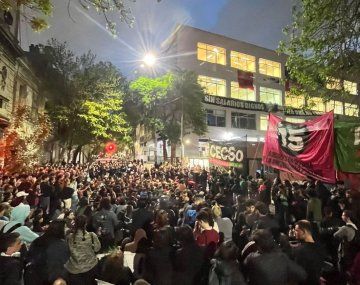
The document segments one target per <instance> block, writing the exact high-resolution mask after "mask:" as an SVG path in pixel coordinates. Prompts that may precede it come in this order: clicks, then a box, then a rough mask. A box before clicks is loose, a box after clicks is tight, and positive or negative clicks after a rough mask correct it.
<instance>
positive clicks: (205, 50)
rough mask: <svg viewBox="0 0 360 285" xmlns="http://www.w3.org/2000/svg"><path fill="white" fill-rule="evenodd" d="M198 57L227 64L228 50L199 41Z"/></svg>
mask: <svg viewBox="0 0 360 285" xmlns="http://www.w3.org/2000/svg"><path fill="white" fill-rule="evenodd" d="M197 58H198V60H202V61H207V62H211V63H217V64H222V65H226V50H225V49H224V48H222V47H217V46H212V45H208V44H204V43H198V44H197Z"/></svg>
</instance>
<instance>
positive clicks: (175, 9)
mask: <svg viewBox="0 0 360 285" xmlns="http://www.w3.org/2000/svg"><path fill="white" fill-rule="evenodd" d="M67 2H68V1H65V0H57V1H54V4H55V7H54V13H53V17H52V18H50V19H49V22H50V25H51V26H50V28H49V29H48V30H46V31H43V32H41V33H33V32H32V31H31V29H30V28H29V27H27V26H26V25H22V37H21V44H22V46H23V48H24V49H27V47H28V46H29V45H30V44H31V43H34V44H36V43H46V41H47V40H48V39H50V38H52V37H53V38H56V39H58V40H59V41H62V42H63V41H66V42H68V44H69V47H70V48H71V49H72V50H74V51H75V52H76V53H77V54H82V53H85V52H87V51H88V50H89V49H91V50H92V52H94V53H95V54H96V55H97V56H98V59H99V60H108V61H111V62H113V63H114V64H115V65H117V66H118V67H119V68H120V69H121V70H122V71H123V72H124V73H125V74H128V75H129V74H131V73H132V72H133V71H134V70H135V69H137V68H138V66H139V64H140V63H139V60H141V58H142V57H143V54H144V53H145V52H146V51H147V50H155V51H156V50H158V49H159V47H160V45H161V43H162V42H163V41H164V40H165V39H166V38H167V37H168V36H169V35H170V32H171V30H172V29H173V28H174V27H175V26H176V24H187V25H190V26H194V27H197V28H200V29H204V30H207V31H211V32H215V33H219V34H223V35H226V36H229V37H232V38H235V39H239V40H242V41H245V42H249V43H253V44H256V45H259V46H263V47H266V48H270V49H275V48H276V47H277V45H278V42H279V40H280V39H281V38H282V28H283V27H285V26H286V25H287V24H289V23H290V21H291V5H292V1H291V0H162V1H161V2H160V3H157V1H156V0H137V1H136V2H135V3H132V2H131V1H128V3H129V5H130V7H131V8H132V10H133V15H134V16H135V19H136V20H135V25H134V27H133V28H129V27H128V26H127V25H126V24H123V23H118V26H117V27H118V28H117V29H118V38H117V39H114V38H113V37H112V36H111V35H110V34H109V33H108V32H107V31H106V29H105V22H104V20H103V19H102V18H101V17H100V16H98V15H97V14H96V13H95V12H91V11H90V12H88V11H84V10H83V9H82V8H80V7H79V5H78V4H77V3H78V2H77V0H72V4H71V6H70V14H71V16H72V18H73V19H74V20H75V22H73V21H72V20H71V19H70V17H69V15H68V11H67Z"/></svg>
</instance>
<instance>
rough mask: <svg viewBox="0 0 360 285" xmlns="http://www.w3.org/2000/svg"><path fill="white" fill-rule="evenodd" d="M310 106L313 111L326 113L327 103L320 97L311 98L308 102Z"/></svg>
mask: <svg viewBox="0 0 360 285" xmlns="http://www.w3.org/2000/svg"><path fill="white" fill-rule="evenodd" d="M308 106H309V107H310V109H311V110H313V111H318V112H325V103H324V102H323V99H321V98H319V97H313V98H310V99H309V101H308Z"/></svg>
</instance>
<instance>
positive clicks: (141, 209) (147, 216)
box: [131, 199, 153, 234]
mask: <svg viewBox="0 0 360 285" xmlns="http://www.w3.org/2000/svg"><path fill="white" fill-rule="evenodd" d="M146 204H147V202H146V200H145V199H139V201H138V204H137V206H138V208H137V209H136V210H135V211H134V212H133V215H132V223H131V229H132V231H133V232H135V231H136V230H137V229H140V228H142V229H144V230H145V231H146V232H147V234H149V231H150V230H149V229H150V224H151V222H152V220H153V213H151V212H150V211H149V210H148V209H146Z"/></svg>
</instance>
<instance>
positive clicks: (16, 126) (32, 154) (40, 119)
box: [1, 106, 51, 172]
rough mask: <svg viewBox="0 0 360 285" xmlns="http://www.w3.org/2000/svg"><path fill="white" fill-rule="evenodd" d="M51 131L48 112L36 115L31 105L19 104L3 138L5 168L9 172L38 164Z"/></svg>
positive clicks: (19, 170)
mask: <svg viewBox="0 0 360 285" xmlns="http://www.w3.org/2000/svg"><path fill="white" fill-rule="evenodd" d="M29 122H32V124H31V125H30V124H29ZM50 133H51V123H50V121H49V118H48V116H47V115H46V114H40V115H39V116H34V115H33V114H32V113H31V110H30V108H29V107H26V106H18V107H17V108H16V110H15V112H14V114H13V116H12V119H11V124H10V126H9V127H8V128H6V130H5V135H4V137H3V139H2V141H3V145H4V146H5V147H4V148H1V149H2V150H3V151H4V155H3V156H4V157H5V160H4V168H5V169H6V170H7V171H9V172H13V171H17V172H21V171H27V170H29V169H31V168H32V167H33V166H34V165H36V164H38V163H39V162H40V158H41V146H42V145H43V144H44V142H45V141H46V139H47V138H48V137H49V135H50Z"/></svg>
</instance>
